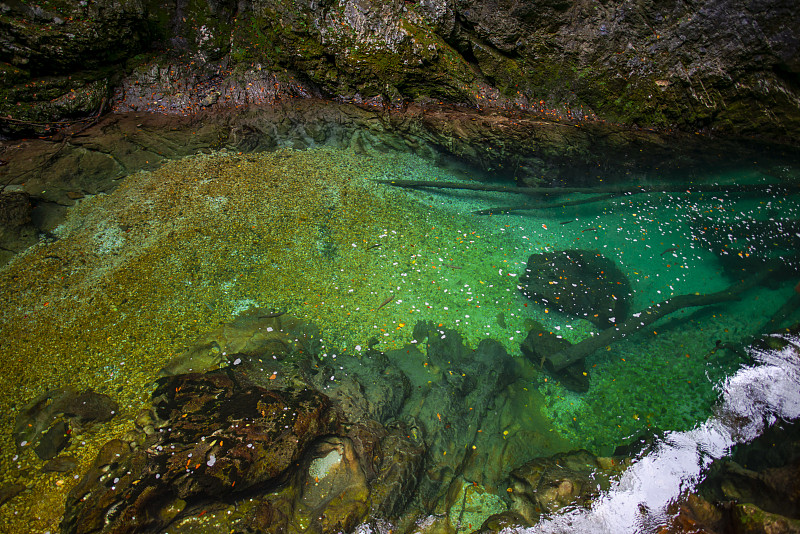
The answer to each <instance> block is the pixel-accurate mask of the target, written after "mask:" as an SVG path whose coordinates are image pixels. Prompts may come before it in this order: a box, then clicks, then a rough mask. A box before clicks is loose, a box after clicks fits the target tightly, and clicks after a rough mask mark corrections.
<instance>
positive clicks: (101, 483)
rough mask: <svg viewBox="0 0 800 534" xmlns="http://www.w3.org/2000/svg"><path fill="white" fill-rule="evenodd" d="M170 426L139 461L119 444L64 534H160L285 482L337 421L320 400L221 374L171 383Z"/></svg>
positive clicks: (161, 405) (165, 391)
mask: <svg viewBox="0 0 800 534" xmlns="http://www.w3.org/2000/svg"><path fill="white" fill-rule="evenodd" d="M154 398H155V399H156V402H155V411H156V413H157V415H158V417H159V418H160V419H162V420H165V421H167V424H166V425H165V426H163V427H162V428H161V429H160V431H159V432H158V433H156V434H154V435H153V436H151V437H150V438H148V440H147V441H146V442H145V443H144V445H143V446H142V447H141V448H139V449H138V450H136V451H133V452H128V451H126V450H125V449H126V447H127V446H123V445H120V444H118V443H116V442H111V443H110V444H108V445H107V446H106V449H109V451H110V450H111V449H113V452H109V451H106V450H105V449H104V452H101V454H100V455H99V456H98V458H97V460H96V461H95V464H94V466H93V467H92V469H91V471H90V472H89V473H88V474H87V475H86V477H84V479H83V480H82V481H81V483H80V484H78V486H76V487H75V488H74V489H73V490H72V492H70V495H69V498H68V500H67V511H66V514H65V518H64V522H63V523H62V531H63V532H74V533H83V532H96V531H103V532H115V533H116V532H120V533H122V532H144V531H146V530H147V529H160V528H163V527H164V526H165V525H167V524H169V522H170V521H172V519H174V518H175V517H177V516H178V515H180V513H182V512H183V510H184V508H185V507H187V506H191V505H192V504H193V503H197V502H202V501H204V500H208V499H213V498H221V497H224V496H227V495H230V494H232V493H237V492H241V491H246V490H248V489H251V488H253V487H254V486H257V485H260V484H266V483H272V482H278V481H279V480H280V479H281V477H282V476H283V475H284V474H285V473H286V471H287V470H288V468H289V467H290V466H291V465H292V464H293V463H294V462H296V461H298V460H299V459H300V457H301V455H302V453H303V452H304V450H305V448H306V446H307V445H308V444H309V443H310V442H311V441H313V440H314V439H315V438H316V437H318V436H320V435H322V434H326V433H329V432H331V431H332V430H333V429H334V428H335V426H336V424H337V418H336V416H335V415H334V412H333V410H332V409H331V406H330V403H329V402H328V400H327V398H326V397H325V396H324V395H322V394H320V393H317V392H315V391H313V390H309V389H303V388H298V389H294V390H280V389H274V390H268V389H265V388H260V387H249V388H241V387H237V385H236V384H235V382H234V381H233V380H232V379H231V378H229V377H228V376H226V375H224V374H221V373H211V374H207V375H196V374H190V375H181V376H177V377H172V378H170V379H165V380H163V381H162V382H161V385H160V386H159V388H158V389H157V390H156V392H155V393H154Z"/></svg>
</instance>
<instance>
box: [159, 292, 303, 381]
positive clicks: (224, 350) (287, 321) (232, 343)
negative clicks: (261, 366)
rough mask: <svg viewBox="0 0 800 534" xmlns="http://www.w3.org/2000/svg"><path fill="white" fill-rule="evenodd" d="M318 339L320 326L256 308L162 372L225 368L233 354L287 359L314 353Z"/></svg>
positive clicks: (213, 334) (181, 356)
mask: <svg viewBox="0 0 800 534" xmlns="http://www.w3.org/2000/svg"><path fill="white" fill-rule="evenodd" d="M317 339H318V336H317V335H316V329H315V328H314V327H312V326H311V325H309V324H307V323H305V322H303V321H300V320H299V319H295V318H293V317H291V316H289V315H286V314H284V313H281V312H275V311H273V310H270V309H264V308H252V309H249V310H247V311H246V312H244V313H242V314H240V315H238V316H237V317H236V318H235V319H234V320H233V321H231V322H229V323H225V324H223V325H221V326H220V327H219V328H216V329H215V330H213V331H212V332H210V333H209V334H208V335H206V336H205V337H203V338H202V339H200V340H199V341H198V342H197V343H196V344H195V345H193V346H192V347H190V348H189V349H188V350H186V351H185V352H184V353H182V354H179V355H178V356H176V357H175V358H173V359H171V360H170V361H169V362H168V363H167V364H166V365H165V366H164V367H163V368H162V369H161V371H160V374H161V375H162V376H170V375H178V374H183V373H203V372H206V371H210V370H213V369H217V368H218V367H225V366H226V365H228V363H229V358H228V356H229V355H236V356H240V357H241V356H252V355H254V354H269V355H270V356H279V357H281V358H283V357H285V356H286V355H288V354H290V353H292V352H294V351H305V352H307V353H309V354H310V353H314V352H315V346H316V344H317V343H318V342H317ZM231 361H235V358H234V360H231Z"/></svg>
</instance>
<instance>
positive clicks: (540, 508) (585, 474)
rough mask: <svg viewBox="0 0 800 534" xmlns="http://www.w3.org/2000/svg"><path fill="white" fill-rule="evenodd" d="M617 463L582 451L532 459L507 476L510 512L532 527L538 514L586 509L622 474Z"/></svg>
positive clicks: (616, 460)
mask: <svg viewBox="0 0 800 534" xmlns="http://www.w3.org/2000/svg"><path fill="white" fill-rule="evenodd" d="M624 466H625V463H624V462H623V461H621V460H620V459H614V458H603V457H597V456H594V455H593V454H591V453H589V452H588V451H585V450H579V451H573V452H569V453H560V454H556V455H554V456H550V457H546V458H535V459H533V460H531V461H530V462H528V463H526V464H525V465H523V466H521V467H518V468H517V469H515V470H514V471H512V472H511V475H510V481H509V487H510V488H511V491H510V493H509V495H510V496H511V502H512V504H511V507H510V510H511V511H512V512H515V513H517V514H519V515H520V516H522V517H523V518H524V519H525V520H526V521H527V522H529V523H531V524H534V523H536V522H537V521H538V520H539V517H540V516H541V515H542V514H552V513H555V512H558V511H559V510H561V509H563V508H565V507H568V506H575V505H577V506H586V505H588V504H590V503H591V501H592V499H594V498H596V497H597V496H599V495H600V492H601V491H602V490H604V489H608V488H609V486H610V478H611V476H613V475H614V474H617V473H619V472H621V471H622V470H623V468H624Z"/></svg>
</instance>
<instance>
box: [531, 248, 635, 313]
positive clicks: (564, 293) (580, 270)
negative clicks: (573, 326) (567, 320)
mask: <svg viewBox="0 0 800 534" xmlns="http://www.w3.org/2000/svg"><path fill="white" fill-rule="evenodd" d="M518 288H519V290H520V291H522V293H523V294H524V295H525V296H526V297H528V298H529V299H531V300H534V301H536V302H538V303H540V304H541V305H543V306H548V307H552V308H555V309H556V310H558V311H560V312H563V313H566V314H568V315H572V316H574V317H581V318H585V319H587V320H589V321H591V322H592V323H593V324H594V325H595V326H597V327H598V328H601V329H605V328H608V327H610V326H614V325H615V324H616V323H621V322H622V321H623V320H625V318H626V317H627V315H628V311H629V308H630V305H629V302H628V299H629V297H630V295H631V285H630V282H629V281H628V278H627V277H626V276H625V274H624V273H623V272H622V271H620V269H619V268H618V267H617V266H616V265H615V264H614V262H613V261H611V260H610V259H608V258H606V257H605V256H603V255H601V254H598V253H597V252H593V251H591V250H578V249H572V250H560V251H556V252H552V253H551V252H547V253H543V254H531V255H530V257H529V258H528V265H527V268H526V270H525V274H524V275H522V276H520V279H519V285H518Z"/></svg>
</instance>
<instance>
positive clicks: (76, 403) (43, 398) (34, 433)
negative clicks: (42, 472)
mask: <svg viewBox="0 0 800 534" xmlns="http://www.w3.org/2000/svg"><path fill="white" fill-rule="evenodd" d="M118 410H119V406H118V405H117V403H116V401H114V400H113V399H112V398H111V397H109V396H108V395H105V394H102V393H95V392H94V391H92V390H91V389H86V390H84V391H83V392H80V393H79V392H78V390H76V389H75V388H73V387H70V386H67V387H63V388H56V389H52V390H48V391H45V392H44V393H42V394H41V395H39V396H38V397H35V398H34V399H32V400H31V401H30V402H28V404H26V405H25V406H24V407H23V408H22V409H21V410H20V411H19V413H18V414H17V418H16V422H15V425H14V442H15V443H16V445H17V450H20V451H21V450H22V449H23V448H25V447H33V448H34V450H35V451H36V454H37V455H39V457H40V458H41V459H43V460H49V459H51V458H54V457H55V456H56V455H58V453H59V452H61V450H62V449H64V447H66V445H67V443H68V441H69V433H70V432H71V430H72V429H81V428H82V427H83V426H84V425H86V424H88V423H93V422H103V421H108V420H109V419H111V418H112V417H114V415H115V414H116V413H117V411H118Z"/></svg>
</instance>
